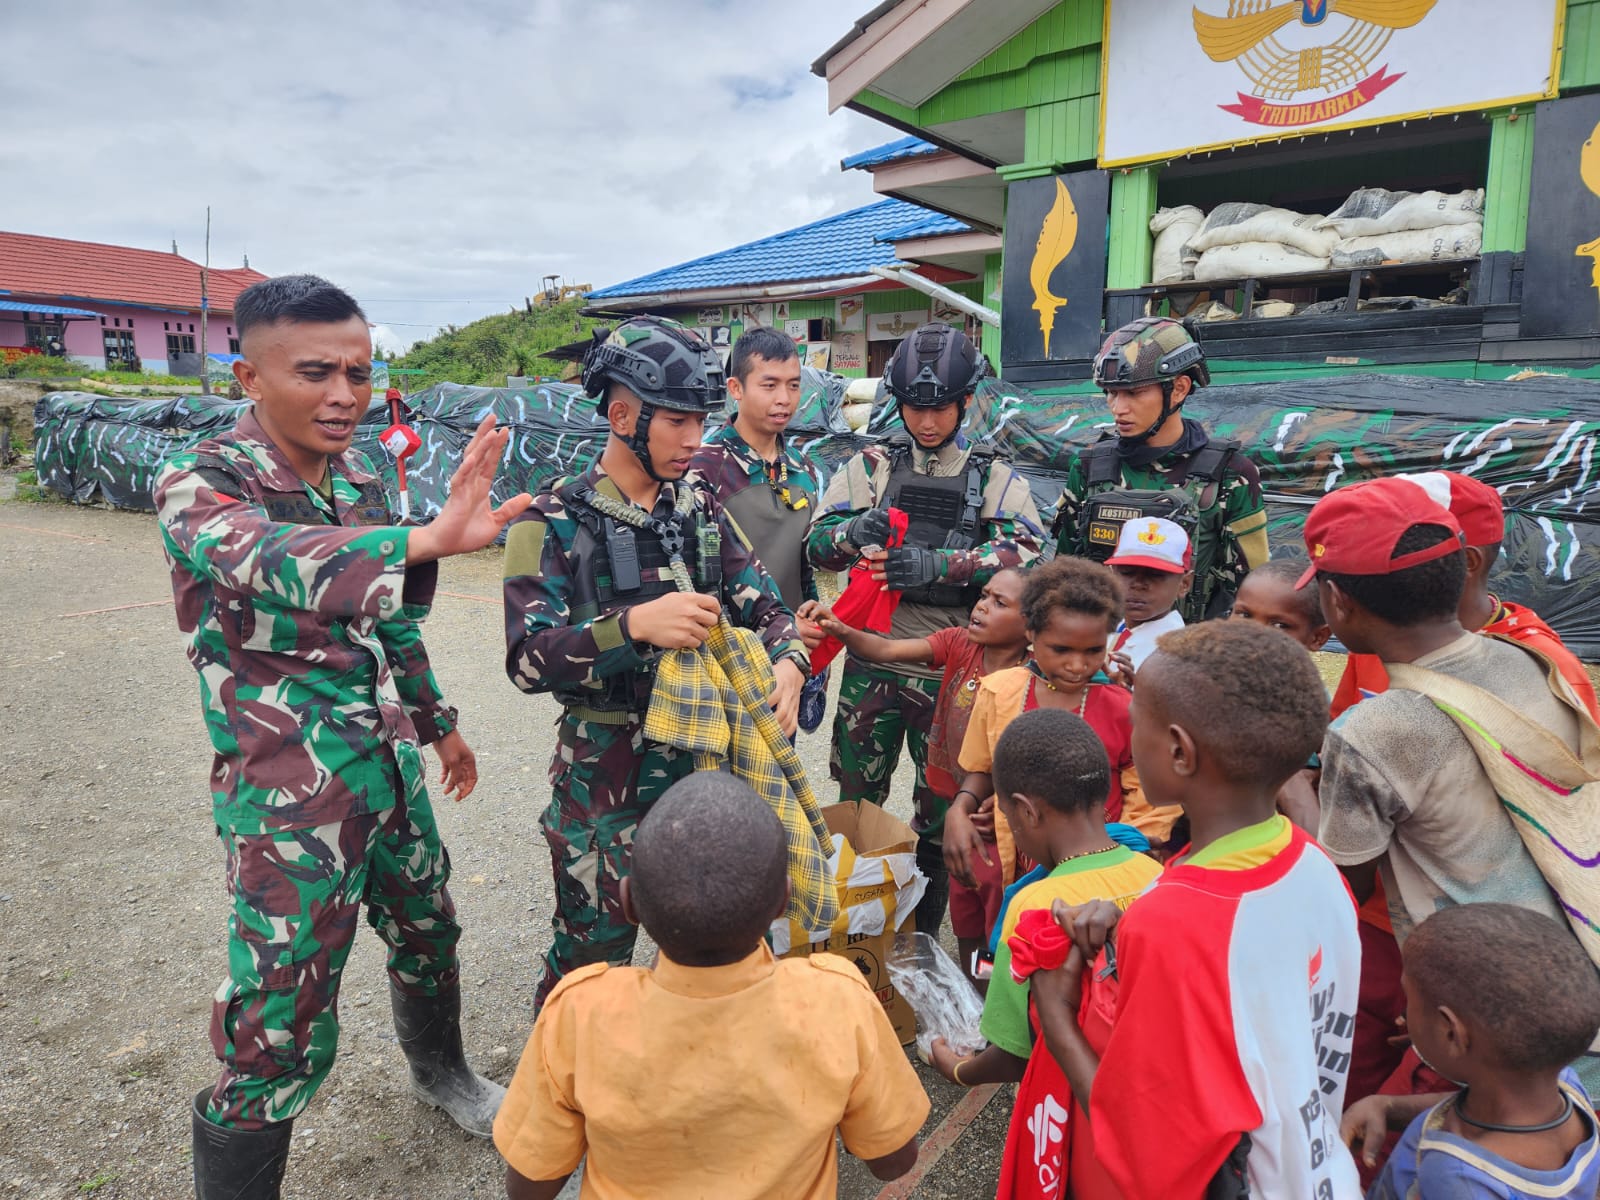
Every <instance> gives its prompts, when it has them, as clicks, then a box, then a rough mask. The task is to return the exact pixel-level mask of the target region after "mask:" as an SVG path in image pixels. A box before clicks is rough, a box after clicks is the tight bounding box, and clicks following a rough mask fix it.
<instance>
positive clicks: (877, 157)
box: [839, 137, 943, 171]
mask: <svg viewBox="0 0 1600 1200" xmlns="http://www.w3.org/2000/svg"><path fill="white" fill-rule="evenodd" d="M941 153H943V151H942V150H940V148H939V147H938V146H935V145H934V144H933V143H932V142H928V141H924V140H923V139H922V138H919V137H903V138H898V139H896V140H895V141H892V142H885V143H884V144H883V145H881V146H874V147H873V148H872V149H871V150H863V151H862V152H861V153H860V154H852V155H851V156H850V157H849V158H846V159H842V160H841V161H840V163H839V169H840V170H842V171H858V170H860V171H864V170H866V169H867V168H868V167H881V166H882V165H883V164H884V163H887V162H894V161H896V160H897V159H902V158H926V157H927V156H928V155H930V154H941Z"/></svg>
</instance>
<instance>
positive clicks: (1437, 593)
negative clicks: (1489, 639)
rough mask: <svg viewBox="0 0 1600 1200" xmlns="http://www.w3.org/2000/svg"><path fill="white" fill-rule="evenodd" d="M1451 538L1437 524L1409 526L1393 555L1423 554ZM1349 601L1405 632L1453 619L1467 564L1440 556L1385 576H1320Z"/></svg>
mask: <svg viewBox="0 0 1600 1200" xmlns="http://www.w3.org/2000/svg"><path fill="white" fill-rule="evenodd" d="M1454 537H1455V534H1453V533H1451V532H1450V531H1449V530H1448V529H1446V528H1445V527H1444V526H1443V525H1427V524H1421V525H1413V526H1412V527H1411V528H1410V529H1408V530H1406V531H1405V532H1404V533H1402V534H1401V535H1400V540H1399V541H1397V542H1396V543H1395V546H1394V552H1395V555H1396V556H1398V555H1401V554H1410V553H1412V552H1413V551H1416V550H1426V549H1427V548H1428V547H1429V546H1437V545H1438V544H1439V543H1440V542H1443V541H1448V540H1450V539H1452V538H1454ZM1325 574H1326V576H1327V578H1329V579H1331V580H1333V582H1334V583H1336V584H1338V585H1339V590H1340V591H1342V592H1343V593H1344V594H1345V595H1346V596H1349V597H1350V599H1352V600H1354V601H1355V602H1356V603H1357V604H1359V605H1360V606H1361V607H1362V608H1364V609H1366V610H1367V611H1368V612H1370V613H1371V614H1372V615H1373V616H1375V617H1377V618H1378V619H1379V620H1381V621H1387V622H1388V623H1389V624H1390V625H1399V626H1402V627H1408V626H1412V625H1421V624H1422V623H1423V622H1424V621H1437V620H1441V619H1443V618H1445V617H1450V616H1454V615H1455V612H1456V610H1457V609H1458V608H1459V607H1460V605H1461V592H1462V590H1463V589H1464V588H1465V587H1466V585H1467V559H1466V555H1464V554H1461V553H1456V554H1446V555H1445V556H1444V557H1443V558H1436V559H1433V560H1432V561H1431V562H1424V563H1418V564H1417V565H1416V566H1414V567H1406V568H1404V569H1402V570H1399V571H1394V572H1392V573H1391V574H1388V575H1341V574H1339V573H1338V572H1335V571H1328V572H1325Z"/></svg>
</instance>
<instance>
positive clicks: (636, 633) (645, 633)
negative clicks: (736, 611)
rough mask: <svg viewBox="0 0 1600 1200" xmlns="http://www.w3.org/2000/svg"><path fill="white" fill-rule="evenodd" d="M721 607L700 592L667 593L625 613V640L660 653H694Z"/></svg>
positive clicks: (713, 622) (635, 606)
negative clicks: (667, 651) (668, 651)
mask: <svg viewBox="0 0 1600 1200" xmlns="http://www.w3.org/2000/svg"><path fill="white" fill-rule="evenodd" d="M721 612H722V606H721V605H719V604H718V603H717V601H716V598H715V597H713V596H705V595H702V594H701V593H699V592H668V593H667V594H666V595H665V596H657V597H656V598H655V599H654V600H646V601H645V602H644V603H643V604H635V605H634V606H633V607H632V608H630V609H628V636H629V637H630V638H632V639H633V640H634V641H636V642H649V643H650V644H651V645H652V646H656V647H659V648H660V649H662V650H693V649H694V648H695V647H696V646H701V645H704V644H705V640H706V635H707V634H709V633H710V632H711V627H712V626H713V625H715V624H716V623H717V617H718V615H719V614H720V613H721Z"/></svg>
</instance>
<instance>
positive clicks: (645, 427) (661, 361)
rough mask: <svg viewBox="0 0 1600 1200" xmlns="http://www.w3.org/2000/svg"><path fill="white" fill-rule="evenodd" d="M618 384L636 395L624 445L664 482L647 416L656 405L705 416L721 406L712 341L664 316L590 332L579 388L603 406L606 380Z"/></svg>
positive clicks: (719, 367)
mask: <svg viewBox="0 0 1600 1200" xmlns="http://www.w3.org/2000/svg"><path fill="white" fill-rule="evenodd" d="M611 383H620V384H621V385H622V386H623V387H625V388H627V389H628V390H629V391H630V392H632V393H633V394H634V395H635V396H637V397H639V401H640V405H639V419H638V420H637V421H636V422H635V423H634V426H633V433H632V434H631V435H629V437H628V439H627V441H628V448H629V449H631V450H632V451H633V452H634V454H635V455H636V456H637V457H638V459H639V462H640V463H641V464H642V465H643V467H644V469H645V471H646V473H647V474H649V476H650V478H652V479H654V480H656V481H657V482H663V483H664V482H668V478H667V476H664V475H661V474H659V473H657V471H656V468H655V464H654V463H653V462H652V461H651V460H650V420H651V418H652V417H654V416H655V413H656V409H658V408H665V409H669V410H671V411H673V412H681V413H696V414H699V415H701V416H704V415H706V414H708V413H714V412H721V411H722V397H723V394H724V392H725V390H726V389H725V385H724V381H723V373H722V362H721V360H720V359H718V357H717V353H716V351H715V350H713V349H712V348H711V343H709V342H707V341H706V340H705V338H703V337H701V336H700V335H699V334H698V333H696V332H695V331H694V330H692V329H687V328H685V327H684V326H682V325H680V324H678V323H677V322H676V321H669V320H667V319H666V318H665V317H631V318H629V319H628V320H626V321H624V322H622V324H620V325H618V326H617V327H616V328H615V329H612V330H610V331H609V332H608V331H606V330H603V329H597V330H595V331H594V343H593V344H592V345H591V346H590V347H589V349H588V352H587V353H586V354H585V355H584V356H583V390H584V391H585V392H587V393H588V394H589V395H591V396H595V397H598V398H599V401H600V404H599V410H600V412H601V413H602V414H604V412H605V410H606V395H607V391H608V388H607V385H608V384H611Z"/></svg>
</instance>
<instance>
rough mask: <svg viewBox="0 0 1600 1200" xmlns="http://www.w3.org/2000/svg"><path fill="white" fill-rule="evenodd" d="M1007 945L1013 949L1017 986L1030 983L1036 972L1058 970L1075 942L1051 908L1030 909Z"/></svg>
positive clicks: (1018, 921) (1013, 973) (1013, 966)
mask: <svg viewBox="0 0 1600 1200" xmlns="http://www.w3.org/2000/svg"><path fill="white" fill-rule="evenodd" d="M1006 945H1007V946H1008V947H1009V948H1010V950H1011V981H1012V982H1013V983H1026V982H1027V981H1028V977H1029V976H1031V975H1032V974H1033V973H1034V972H1035V971H1054V970H1055V969H1056V968H1057V967H1060V966H1061V965H1062V964H1064V963H1065V962H1066V961H1067V955H1068V954H1069V953H1071V951H1072V939H1071V938H1069V937H1068V936H1067V935H1066V933H1065V932H1064V931H1063V930H1062V928H1061V926H1060V925H1058V924H1056V919H1055V918H1054V917H1053V916H1051V915H1050V910H1049V909H1048V908H1030V909H1028V910H1027V911H1026V912H1025V913H1023V914H1022V915H1021V916H1020V917H1018V918H1017V925H1016V928H1015V929H1014V930H1013V931H1012V934H1011V936H1010V937H1008V938H1007V939H1006Z"/></svg>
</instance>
